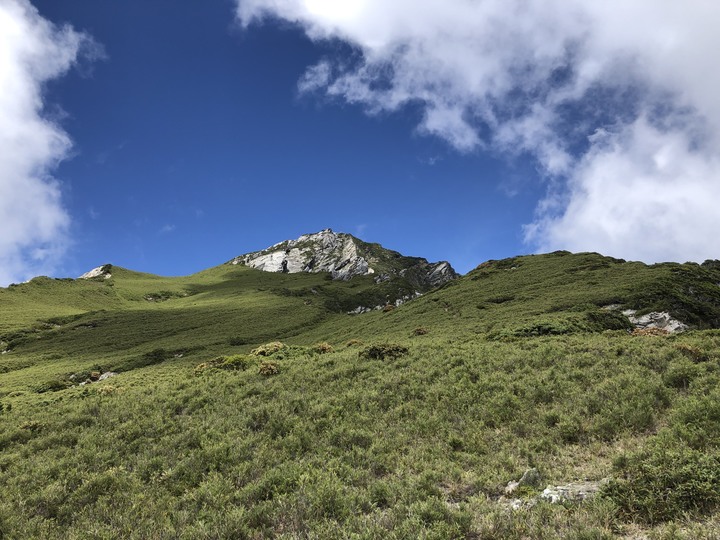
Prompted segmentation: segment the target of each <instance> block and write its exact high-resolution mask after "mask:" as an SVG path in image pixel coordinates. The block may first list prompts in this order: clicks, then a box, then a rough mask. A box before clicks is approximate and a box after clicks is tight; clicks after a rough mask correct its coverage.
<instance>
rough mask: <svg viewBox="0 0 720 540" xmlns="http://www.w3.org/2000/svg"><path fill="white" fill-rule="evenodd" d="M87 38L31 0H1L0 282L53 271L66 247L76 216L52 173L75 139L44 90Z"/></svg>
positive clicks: (76, 53)
mask: <svg viewBox="0 0 720 540" xmlns="http://www.w3.org/2000/svg"><path fill="white" fill-rule="evenodd" d="M87 42H88V40H87V38H86V37H85V36H84V35H82V34H79V33H77V32H75V31H73V30H72V29H71V28H69V27H62V28H58V27H56V26H54V25H52V24H51V23H49V22H48V21H47V20H45V19H43V18H42V17H41V16H40V15H39V14H38V12H37V10H36V9H35V8H34V7H33V6H32V5H31V4H30V3H29V2H28V1H27V0H0V119H1V120H0V285H6V284H8V283H9V282H11V281H22V280H24V279H26V278H28V277H31V276H32V275H36V274H38V273H42V272H49V271H51V270H52V268H53V265H54V264H55V262H56V261H57V260H58V258H59V257H60V256H61V255H62V253H63V251H64V249H65V246H66V243H67V236H66V233H67V230H68V227H69V223H70V218H69V216H68V213H67V211H66V210H65V208H64V207H63V204H62V200H61V192H60V186H59V185H58V183H57V182H56V181H55V180H54V179H53V178H52V177H51V176H50V172H51V171H52V169H53V168H54V167H55V166H57V164H58V163H59V161H60V160H62V159H63V158H64V157H65V156H66V155H67V152H68V151H69V149H70V146H71V143H70V139H69V137H68V136H67V134H66V133H65V132H64V131H63V130H62V129H61V128H60V127H59V126H57V125H56V124H55V123H53V122H52V121H51V120H49V119H48V117H47V115H44V113H43V95H42V91H43V84H44V83H45V82H46V81H48V80H50V79H53V78H56V77H58V76H60V75H62V74H63V73H64V72H66V71H67V70H68V69H69V68H70V67H71V66H72V65H73V63H74V62H75V61H76V59H77V57H78V53H79V51H80V49H81V48H82V47H83V44H84V43H87Z"/></svg>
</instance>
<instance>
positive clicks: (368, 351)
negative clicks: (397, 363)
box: [358, 343, 409, 360]
mask: <svg viewBox="0 0 720 540" xmlns="http://www.w3.org/2000/svg"><path fill="white" fill-rule="evenodd" d="M408 352H409V350H408V348H407V347H404V346H403V345H398V344H397V343H380V344H376V345H370V346H369V347H365V348H364V349H363V350H362V351H360V352H359V353H358V357H360V358H364V359H369V360H394V359H396V358H400V357H401V356H405V355H406V354H407V353H408Z"/></svg>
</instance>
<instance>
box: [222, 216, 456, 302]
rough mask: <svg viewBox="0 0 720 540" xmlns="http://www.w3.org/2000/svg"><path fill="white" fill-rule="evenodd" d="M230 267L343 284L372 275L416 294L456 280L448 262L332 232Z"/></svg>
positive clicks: (242, 259) (242, 257)
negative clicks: (326, 276)
mask: <svg viewBox="0 0 720 540" xmlns="http://www.w3.org/2000/svg"><path fill="white" fill-rule="evenodd" d="M229 264H242V265H245V266H250V267H252V268H257V269H258V270H264V271H265V272H284V273H290V274H294V273H298V272H328V273H330V275H331V276H332V277H333V279H340V280H345V281H347V280H349V279H351V278H353V277H355V276H367V275H372V276H373V277H374V279H375V282H376V283H381V282H384V281H389V280H393V279H402V280H404V281H406V282H407V283H408V284H410V285H411V286H413V287H414V288H415V289H417V291H419V292H425V291H427V290H430V289H432V288H434V287H437V286H439V285H442V284H443V283H446V282H448V281H451V280H453V279H457V278H458V277H459V276H458V274H457V273H456V272H455V270H453V268H452V266H450V263H448V262H447V261H441V262H436V263H429V262H428V261H427V260H426V259H422V258H420V257H406V256H404V255H401V254H400V253H398V252H397V251H391V250H389V249H385V248H383V247H382V246H381V245H380V244H369V243H367V242H363V241H362V240H359V239H357V238H355V237H354V236H352V235H350V234H346V233H336V232H334V231H332V230H331V229H325V230H322V231H320V232H318V233H314V234H304V235H302V236H301V237H300V238H298V239H297V240H286V241H284V242H280V243H278V244H275V245H273V246H270V247H269V248H267V249H264V250H262V251H256V252H254V253H248V254H245V255H240V256H239V257H235V258H234V259H233V260H232V261H230V263H229Z"/></svg>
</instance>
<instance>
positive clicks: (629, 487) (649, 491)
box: [603, 440, 720, 524]
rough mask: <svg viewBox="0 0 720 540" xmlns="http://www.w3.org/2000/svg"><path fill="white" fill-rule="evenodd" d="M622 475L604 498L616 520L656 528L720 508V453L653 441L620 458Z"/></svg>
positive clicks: (617, 462) (678, 443) (609, 488)
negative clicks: (610, 503)
mask: <svg viewBox="0 0 720 540" xmlns="http://www.w3.org/2000/svg"><path fill="white" fill-rule="evenodd" d="M616 465H617V466H619V467H622V469H621V470H620V471H619V472H620V473H621V476H620V477H619V478H616V479H613V480H611V481H610V482H609V483H608V484H607V485H606V486H605V487H604V488H603V494H604V496H606V497H609V498H610V499H611V500H612V501H613V502H614V503H615V504H616V505H617V507H618V511H619V513H620V515H621V517H623V518H625V519H628V520H633V521H636V520H637V521H642V522H645V523H648V524H657V523H662V522H666V521H671V520H674V519H680V518H684V517H687V516H688V515H692V516H698V515H706V514H709V513H711V512H713V511H714V510H715V509H717V508H718V506H720V455H718V454H717V453H714V454H707V453H704V452H700V451H698V450H694V449H692V448H690V447H689V446H687V445H686V444H684V443H683V442H675V441H671V440H657V441H655V442H654V444H652V445H651V447H650V448H648V449H646V450H643V451H640V452H638V453H636V454H634V455H631V456H629V457H626V458H625V459H622V460H616Z"/></svg>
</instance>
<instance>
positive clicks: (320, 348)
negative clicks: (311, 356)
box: [311, 342, 335, 354]
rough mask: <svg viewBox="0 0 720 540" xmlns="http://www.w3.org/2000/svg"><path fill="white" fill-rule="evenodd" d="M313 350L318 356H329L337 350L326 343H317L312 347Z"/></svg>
mask: <svg viewBox="0 0 720 540" xmlns="http://www.w3.org/2000/svg"><path fill="white" fill-rule="evenodd" d="M311 350H312V352H314V353H317V354H327V353H331V352H333V351H335V349H333V346H332V345H330V344H329V343H326V342H322V343H316V344H315V345H313V346H312V349H311Z"/></svg>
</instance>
